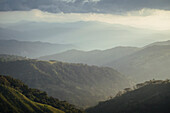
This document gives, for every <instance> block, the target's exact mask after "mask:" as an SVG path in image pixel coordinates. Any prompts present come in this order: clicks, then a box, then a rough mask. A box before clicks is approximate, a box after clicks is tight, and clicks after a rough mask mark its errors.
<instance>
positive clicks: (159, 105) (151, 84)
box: [87, 80, 170, 113]
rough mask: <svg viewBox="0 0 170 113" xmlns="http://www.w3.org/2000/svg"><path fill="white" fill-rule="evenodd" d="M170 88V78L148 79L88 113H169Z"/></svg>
mask: <svg viewBox="0 0 170 113" xmlns="http://www.w3.org/2000/svg"><path fill="white" fill-rule="evenodd" d="M169 89H170V81H169V80H166V81H161V80H152V81H147V82H145V83H141V84H137V85H136V89H134V90H131V91H127V92H125V93H123V94H121V95H119V96H116V97H115V98H113V99H110V100H107V101H105V102H100V103H99V104H98V105H97V106H95V107H92V108H89V109H87V113H169V112H170V109H169V105H170V90H169ZM126 90H127V89H126ZM128 90H129V89H128Z"/></svg>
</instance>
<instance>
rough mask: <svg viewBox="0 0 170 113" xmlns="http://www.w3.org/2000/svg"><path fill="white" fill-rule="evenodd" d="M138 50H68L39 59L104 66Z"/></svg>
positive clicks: (127, 48)
mask: <svg viewBox="0 0 170 113" xmlns="http://www.w3.org/2000/svg"><path fill="white" fill-rule="evenodd" d="M137 50H138V48H136V47H115V48H112V49H107V50H93V51H80V50H68V51H66V52H62V53H57V54H54V55H48V56H43V57H40V58H39V59H41V60H57V61H63V62H70V63H84V64H88V65H98V66H102V65H103V64H107V63H109V62H111V61H114V60H117V59H119V58H121V57H124V56H127V55H130V54H132V53H133V52H135V51H137Z"/></svg>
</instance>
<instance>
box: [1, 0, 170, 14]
mask: <svg viewBox="0 0 170 113" xmlns="http://www.w3.org/2000/svg"><path fill="white" fill-rule="evenodd" d="M69 1H71V2H69ZM85 1H86V2H85ZM88 1H89V2H88ZM92 1H94V0H64V1H63V0H0V11H17V10H31V9H40V10H42V11H48V12H52V13H58V12H65V13H71V12H72V13H89V12H95V13H97V12H98V13H119V12H126V11H132V10H139V9H143V8H154V9H165V10H170V0H100V1H99V2H92Z"/></svg>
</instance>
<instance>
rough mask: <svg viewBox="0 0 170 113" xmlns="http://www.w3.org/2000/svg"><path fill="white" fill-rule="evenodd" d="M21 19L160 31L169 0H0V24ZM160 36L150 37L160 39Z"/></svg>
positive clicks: (168, 21) (167, 18) (169, 17)
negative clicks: (100, 24)
mask: <svg viewBox="0 0 170 113" xmlns="http://www.w3.org/2000/svg"><path fill="white" fill-rule="evenodd" d="M22 21H31V22H47V23H74V22H79V21H83V22H89V21H92V22H102V23H107V24H110V25H123V26H130V27H133V28H136V29H145V30H147V29H148V30H153V31H154V33H155V32H158V34H159V35H160V34H162V33H160V32H166V33H167V32H168V31H169V30H170V0H0V24H1V25H0V27H3V26H2V24H8V23H18V22H22ZM155 34H156V33H155ZM106 35H107V34H106ZM144 35H145V34H144ZM163 35H166V36H167V37H168V36H169V34H168V35H167V34H163ZM148 37H149V36H148ZM156 37H157V36H156ZM160 37H161V36H159V38H155V39H153V40H152V41H160V40H161V38H160ZM136 38H137V36H136ZM152 38H154V37H152ZM145 39H146V38H145ZM166 39H167V38H166ZM103 40H104V38H103ZM128 40H130V38H128ZM128 40H127V42H129V41H128ZM40 41H41V40H40ZM67 42H68V41H67ZM56 43H57V42H56ZM145 44H146V43H145ZM129 45H130V44H129ZM143 45H144V43H143Z"/></svg>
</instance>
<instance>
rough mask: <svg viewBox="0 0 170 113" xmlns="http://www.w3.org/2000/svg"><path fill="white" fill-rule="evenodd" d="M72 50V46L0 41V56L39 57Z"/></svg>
mask: <svg viewBox="0 0 170 113" xmlns="http://www.w3.org/2000/svg"><path fill="white" fill-rule="evenodd" d="M70 48H74V46H73V45H66V44H51V43H45V42H29V41H17V40H0V54H10V55H18V56H24V57H25V56H26V57H31V58H35V57H39V56H43V55H49V54H54V53H56V52H62V51H65V50H68V49H70Z"/></svg>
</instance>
